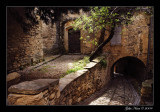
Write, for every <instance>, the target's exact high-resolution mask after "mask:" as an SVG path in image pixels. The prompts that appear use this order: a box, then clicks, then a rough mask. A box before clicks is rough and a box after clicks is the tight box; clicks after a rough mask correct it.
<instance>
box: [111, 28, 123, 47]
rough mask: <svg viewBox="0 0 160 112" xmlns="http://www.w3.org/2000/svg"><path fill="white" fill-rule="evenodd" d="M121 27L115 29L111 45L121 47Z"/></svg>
mask: <svg viewBox="0 0 160 112" xmlns="http://www.w3.org/2000/svg"><path fill="white" fill-rule="evenodd" d="M121 31H122V28H121V26H119V27H115V30H114V35H113V38H112V39H111V45H121Z"/></svg>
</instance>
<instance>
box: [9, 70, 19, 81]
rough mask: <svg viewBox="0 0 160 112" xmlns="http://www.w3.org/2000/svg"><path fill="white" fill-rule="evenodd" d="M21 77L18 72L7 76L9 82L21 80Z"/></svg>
mask: <svg viewBox="0 0 160 112" xmlns="http://www.w3.org/2000/svg"><path fill="white" fill-rule="evenodd" d="M20 76H21V75H20V74H19V73H17V72H13V73H10V74H8V75H7V82H9V81H11V80H14V79H17V78H19V77H20Z"/></svg>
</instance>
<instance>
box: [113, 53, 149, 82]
mask: <svg viewBox="0 0 160 112" xmlns="http://www.w3.org/2000/svg"><path fill="white" fill-rule="evenodd" d="M121 75H122V76H125V77H127V76H129V77H133V78H135V79H136V80H137V81H138V82H142V81H144V79H145V75H146V71H145V64H144V63H143V62H142V61H141V60H139V59H138V58H135V57H131V56H127V57H124V58H120V59H119V60H117V61H116V62H115V63H114V64H113V66H112V67H111V76H112V77H116V76H121Z"/></svg>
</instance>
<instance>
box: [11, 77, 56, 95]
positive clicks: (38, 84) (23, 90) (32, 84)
mask: <svg viewBox="0 0 160 112" xmlns="http://www.w3.org/2000/svg"><path fill="white" fill-rule="evenodd" d="M58 83H59V80H58V79H37V80H33V81H25V82H21V83H19V84H17V85H12V86H11V87H9V89H8V91H9V92H10V93H18V94H38V93H40V92H42V91H43V90H45V89H47V88H49V86H52V85H54V84H58Z"/></svg>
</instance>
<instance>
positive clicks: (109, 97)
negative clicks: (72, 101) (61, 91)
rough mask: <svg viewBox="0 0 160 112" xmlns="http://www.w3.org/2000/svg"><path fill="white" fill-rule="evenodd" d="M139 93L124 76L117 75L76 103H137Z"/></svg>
mask: <svg viewBox="0 0 160 112" xmlns="http://www.w3.org/2000/svg"><path fill="white" fill-rule="evenodd" d="M139 101H140V97H139V95H138V94H137V93H136V92H135V90H134V89H133V87H132V85H131V84H130V83H129V81H127V80H126V79H125V78H124V77H117V78H115V79H113V80H112V81H111V83H110V84H109V85H108V86H107V87H104V88H103V89H101V90H100V91H97V92H96V93H94V94H93V95H91V96H90V97H89V98H88V99H85V100H84V101H82V102H80V103H79V104H78V105H138V104H139Z"/></svg>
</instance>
